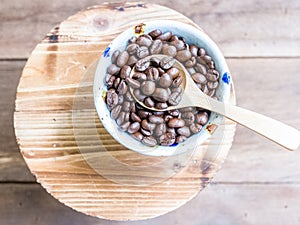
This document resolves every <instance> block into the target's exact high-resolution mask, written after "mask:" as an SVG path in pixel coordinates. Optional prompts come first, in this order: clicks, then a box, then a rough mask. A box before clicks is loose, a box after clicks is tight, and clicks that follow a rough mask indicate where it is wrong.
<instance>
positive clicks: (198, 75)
mask: <svg viewBox="0 0 300 225" xmlns="http://www.w3.org/2000/svg"><path fill="white" fill-rule="evenodd" d="M192 79H193V80H194V81H195V82H197V83H199V84H206V82H207V80H206V77H205V76H204V75H203V74H201V73H194V74H193V75H192Z"/></svg>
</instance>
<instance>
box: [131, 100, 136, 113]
mask: <svg viewBox="0 0 300 225" xmlns="http://www.w3.org/2000/svg"><path fill="white" fill-rule="evenodd" d="M130 112H131V113H133V112H134V113H135V112H136V105H135V102H130Z"/></svg>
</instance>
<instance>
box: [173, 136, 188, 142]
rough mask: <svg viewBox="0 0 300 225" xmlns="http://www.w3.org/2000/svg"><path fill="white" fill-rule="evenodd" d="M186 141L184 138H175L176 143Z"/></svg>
mask: <svg viewBox="0 0 300 225" xmlns="http://www.w3.org/2000/svg"><path fill="white" fill-rule="evenodd" d="M186 140H187V137H186V136H178V137H176V143H181V142H184V141H186Z"/></svg>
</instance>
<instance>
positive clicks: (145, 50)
mask: <svg viewBox="0 0 300 225" xmlns="http://www.w3.org/2000/svg"><path fill="white" fill-rule="evenodd" d="M148 55H149V49H148V48H147V47H146V46H141V47H139V49H138V50H137V52H136V56H137V57H139V58H140V59H142V58H145V57H146V56H148Z"/></svg>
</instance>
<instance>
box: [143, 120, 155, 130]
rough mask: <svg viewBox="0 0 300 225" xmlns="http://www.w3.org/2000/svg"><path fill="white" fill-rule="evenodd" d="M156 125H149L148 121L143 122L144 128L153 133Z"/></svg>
mask: <svg viewBox="0 0 300 225" xmlns="http://www.w3.org/2000/svg"><path fill="white" fill-rule="evenodd" d="M155 127H156V125H155V124H154V123H149V122H148V121H147V120H146V119H144V120H142V128H144V129H145V130H150V131H153V130H154V129H155Z"/></svg>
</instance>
